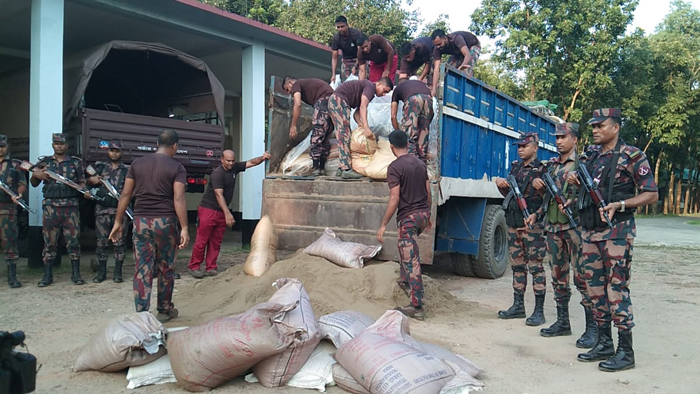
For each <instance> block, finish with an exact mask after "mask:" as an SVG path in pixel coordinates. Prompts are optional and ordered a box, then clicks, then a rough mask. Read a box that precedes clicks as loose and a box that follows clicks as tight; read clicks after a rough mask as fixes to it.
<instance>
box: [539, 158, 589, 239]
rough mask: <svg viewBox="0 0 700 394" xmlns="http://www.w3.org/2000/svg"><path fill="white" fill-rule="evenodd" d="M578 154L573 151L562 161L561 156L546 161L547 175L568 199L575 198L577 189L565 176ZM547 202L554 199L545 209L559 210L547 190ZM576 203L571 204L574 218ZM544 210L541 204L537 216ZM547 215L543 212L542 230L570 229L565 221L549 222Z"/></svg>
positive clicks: (553, 231) (571, 168)
mask: <svg viewBox="0 0 700 394" xmlns="http://www.w3.org/2000/svg"><path fill="white" fill-rule="evenodd" d="M578 156H579V155H578V154H577V153H576V151H574V152H573V154H571V155H570V156H569V157H568V158H567V159H566V160H565V161H564V162H562V161H561V156H559V157H557V158H555V159H552V160H550V161H549V162H548V163H547V169H546V171H548V172H549V175H551V177H552V179H553V180H554V183H555V184H556V185H557V187H558V188H559V190H561V191H562V193H563V194H564V198H566V199H567V200H568V199H574V198H576V195H577V190H578V188H576V187H575V186H572V185H570V184H568V183H567V182H566V177H567V176H568V175H569V172H571V171H572V170H574V166H575V165H576V159H577V157H578ZM547 195H548V199H549V202H550V203H551V202H552V201H554V202H553V203H552V204H554V205H549V207H547V209H556V210H557V211H558V210H559V207H558V206H557V205H556V201H555V200H554V197H552V196H549V192H547ZM575 206H576V204H572V206H571V209H572V211H573V213H574V218H576V216H577V213H576V210H575ZM544 212H545V205H544V204H542V207H540V209H539V210H538V211H537V215H538V216H542V214H544ZM564 216H566V215H564ZM548 217H549V214H548V213H547V214H544V218H545V219H544V223H545V226H544V230H545V231H546V232H548V233H558V232H560V231H566V230H569V229H571V224H570V223H569V222H568V221H567V222H566V223H550V222H549V220H547V218H548Z"/></svg>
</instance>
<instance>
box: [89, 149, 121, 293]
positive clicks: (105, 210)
mask: <svg viewBox="0 0 700 394" xmlns="http://www.w3.org/2000/svg"><path fill="white" fill-rule="evenodd" d="M108 155H109V162H100V161H98V162H97V163H95V166H94V167H95V170H96V171H97V175H95V176H92V177H90V178H88V182H89V183H90V184H92V185H95V186H100V190H99V192H98V195H99V196H101V197H103V198H104V201H97V204H96V205H95V231H96V232H97V250H96V253H97V261H98V263H99V268H98V271H97V275H96V276H95V278H94V279H93V280H92V281H93V282H95V283H101V282H103V281H104V280H105V279H106V278H107V259H108V256H107V248H109V233H110V232H111V231H112V227H113V226H114V219H115V217H116V215H117V204H118V203H119V201H117V200H116V199H114V197H112V196H111V195H110V194H109V192H108V191H107V188H106V187H105V186H104V185H102V183H101V182H100V178H101V179H106V180H107V181H109V183H111V184H112V186H114V188H115V189H117V191H118V192H120V193H121V190H122V189H123V188H124V181H125V180H126V173H127V171H129V166H127V165H125V164H124V163H122V143H121V142H120V141H112V142H110V143H109V152H108ZM125 220H126V219H125ZM125 237H126V232H124V234H123V235H122V238H121V239H119V240H117V242H115V243H114V279H113V280H114V282H115V283H122V282H123V279H122V265H123V264H124V244H125Z"/></svg>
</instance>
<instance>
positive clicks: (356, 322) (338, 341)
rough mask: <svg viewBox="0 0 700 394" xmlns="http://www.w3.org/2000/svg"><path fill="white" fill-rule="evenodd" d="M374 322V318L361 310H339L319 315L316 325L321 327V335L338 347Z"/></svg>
mask: <svg viewBox="0 0 700 394" xmlns="http://www.w3.org/2000/svg"><path fill="white" fill-rule="evenodd" d="M374 322H375V320H374V319H372V318H371V317H369V316H367V315H365V314H364V313H361V312H356V311H340V312H333V313H330V314H328V315H323V316H321V318H320V319H318V327H319V328H320V329H321V337H322V338H323V339H328V340H329V341H331V343H333V345H334V346H335V347H336V348H339V347H341V346H342V345H343V344H345V342H347V341H349V340H351V339H353V338H355V336H357V334H359V333H361V332H362V331H363V330H364V329H365V328H367V327H369V326H371V325H372V324H374Z"/></svg>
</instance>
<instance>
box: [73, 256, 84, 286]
mask: <svg viewBox="0 0 700 394" xmlns="http://www.w3.org/2000/svg"><path fill="white" fill-rule="evenodd" d="M70 266H71V269H72V270H73V272H72V273H71V275H70V280H71V281H73V283H74V284H76V285H84V284H85V281H84V280H83V278H82V277H81V276H80V260H72V261H71V262H70Z"/></svg>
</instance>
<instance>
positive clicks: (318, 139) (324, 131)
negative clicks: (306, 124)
mask: <svg viewBox="0 0 700 394" xmlns="http://www.w3.org/2000/svg"><path fill="white" fill-rule="evenodd" d="M332 132H333V120H332V119H331V115H330V114H329V113H328V97H325V98H322V99H320V100H318V101H316V103H315V104H314V117H313V120H312V121H311V159H312V160H325V159H327V158H328V155H329V154H330V153H331V133H332Z"/></svg>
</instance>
